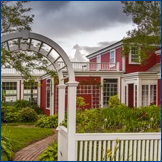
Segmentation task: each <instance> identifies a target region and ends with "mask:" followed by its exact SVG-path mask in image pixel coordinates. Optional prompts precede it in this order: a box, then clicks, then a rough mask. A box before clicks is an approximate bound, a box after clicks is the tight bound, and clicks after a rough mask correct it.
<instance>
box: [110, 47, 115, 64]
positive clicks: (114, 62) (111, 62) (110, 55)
mask: <svg viewBox="0 0 162 162" xmlns="http://www.w3.org/2000/svg"><path fill="white" fill-rule="evenodd" d="M112 52H113V53H114V60H113V62H110V65H114V64H115V63H116V52H115V49H113V50H111V51H110V60H111V53H112Z"/></svg>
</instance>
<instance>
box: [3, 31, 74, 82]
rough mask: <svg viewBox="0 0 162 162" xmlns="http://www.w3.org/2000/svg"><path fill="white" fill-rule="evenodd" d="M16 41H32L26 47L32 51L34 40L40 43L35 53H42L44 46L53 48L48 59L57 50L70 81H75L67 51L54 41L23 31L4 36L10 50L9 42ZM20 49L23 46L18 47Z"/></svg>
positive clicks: (47, 55)
mask: <svg viewBox="0 0 162 162" xmlns="http://www.w3.org/2000/svg"><path fill="white" fill-rule="evenodd" d="M14 39H20V40H21V39H22V40H28V39H30V42H29V45H28V47H29V48H27V46H26V47H25V48H26V49H24V50H27V49H30V50H31V47H32V40H36V41H39V42H40V46H39V47H38V49H37V51H35V52H39V53H41V50H42V45H43V44H46V45H48V46H49V47H51V49H50V50H49V51H48V54H46V57H47V58H48V57H49V56H50V53H51V51H52V50H55V51H56V52H57V53H58V54H59V58H61V59H62V60H63V62H64V63H65V65H66V67H67V71H68V75H69V80H70V81H75V75H74V71H73V68H72V66H71V63H70V60H69V58H68V56H67V54H66V53H65V51H64V50H63V49H62V48H61V47H60V46H59V45H58V44H57V43H56V42H54V41H53V40H51V39H49V38H47V37H45V36H43V35H40V34H36V33H32V32H29V31H21V32H17V33H9V34H5V35H2V43H7V47H8V49H9V50H10V45H9V43H8V42H9V41H11V40H14ZM18 42H19V43H21V41H18ZM18 46H19V47H20V48H21V46H20V45H18ZM54 61H56V62H57V61H58V60H54Z"/></svg>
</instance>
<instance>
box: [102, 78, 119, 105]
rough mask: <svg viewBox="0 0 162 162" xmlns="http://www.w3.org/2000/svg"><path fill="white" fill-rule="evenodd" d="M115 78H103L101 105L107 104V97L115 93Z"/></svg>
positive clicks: (116, 87)
mask: <svg viewBox="0 0 162 162" xmlns="http://www.w3.org/2000/svg"><path fill="white" fill-rule="evenodd" d="M117 85H118V80H117V79H104V83H103V106H107V105H108V101H109V98H110V97H111V96H114V95H117V92H118V91H117V89H118V86H117Z"/></svg>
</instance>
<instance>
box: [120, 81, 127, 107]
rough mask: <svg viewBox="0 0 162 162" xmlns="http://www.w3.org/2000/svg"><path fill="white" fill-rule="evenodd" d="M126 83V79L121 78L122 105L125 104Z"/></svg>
mask: <svg viewBox="0 0 162 162" xmlns="http://www.w3.org/2000/svg"><path fill="white" fill-rule="evenodd" d="M125 97H126V96H125V81H124V78H121V103H123V104H126V103H125Z"/></svg>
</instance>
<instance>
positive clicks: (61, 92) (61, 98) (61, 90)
mask: <svg viewBox="0 0 162 162" xmlns="http://www.w3.org/2000/svg"><path fill="white" fill-rule="evenodd" d="M65 88H66V85H65V84H59V85H58V124H60V123H61V122H62V121H63V120H64V118H65Z"/></svg>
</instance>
